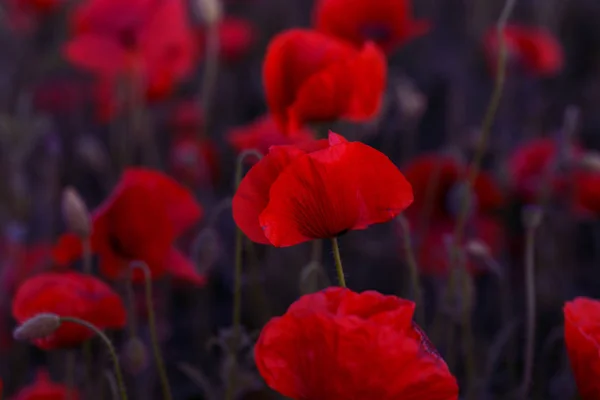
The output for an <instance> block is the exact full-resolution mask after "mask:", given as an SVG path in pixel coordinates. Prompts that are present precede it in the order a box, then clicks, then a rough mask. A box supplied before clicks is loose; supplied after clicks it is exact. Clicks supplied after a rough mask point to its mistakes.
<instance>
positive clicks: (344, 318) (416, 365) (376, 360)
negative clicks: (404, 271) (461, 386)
mask: <svg viewBox="0 0 600 400" xmlns="http://www.w3.org/2000/svg"><path fill="white" fill-rule="evenodd" d="M414 309H415V305H414V303H412V302H411V301H408V300H403V299H400V298H397V297H394V296H384V295H382V294H380V293H377V292H374V291H368V292H363V293H355V292H352V291H350V290H348V289H343V288H329V289H325V290H323V291H321V292H317V293H314V294H309V295H305V296H303V297H301V298H300V299H298V300H297V301H296V302H295V303H293V304H292V305H291V306H290V308H289V309H288V310H287V312H286V313H285V314H284V315H283V316H282V317H279V318H273V319H272V320H271V321H270V322H268V323H267V325H266V326H265V327H264V328H263V330H262V332H261V334H260V337H259V339H258V342H257V344H256V348H255V350H254V356H255V359H256V365H257V367H258V370H259V372H260V374H261V375H262V377H263V378H264V379H265V381H266V382H267V385H269V386H270V387H271V388H273V389H274V390H276V391H277V392H279V393H281V394H282V395H284V396H286V397H289V398H292V399H297V400H301V399H378V400H388V399H389V400H399V399H402V400H456V399H458V386H457V383H456V379H455V378H454V377H453V376H452V375H451V374H450V372H449V371H448V367H447V366H446V364H445V363H444V361H443V360H442V358H441V357H440V356H439V354H438V353H437V352H436V351H435V349H434V348H433V346H432V345H431V343H430V342H429V340H428V339H427V337H426V336H425V334H424V333H423V331H422V330H421V329H420V328H419V327H418V326H417V325H416V324H415V323H414V322H412V317H413V312H414Z"/></svg>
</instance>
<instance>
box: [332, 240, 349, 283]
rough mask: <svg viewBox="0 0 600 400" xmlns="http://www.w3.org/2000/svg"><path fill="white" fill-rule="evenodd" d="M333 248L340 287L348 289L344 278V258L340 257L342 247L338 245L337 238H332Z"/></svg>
mask: <svg viewBox="0 0 600 400" xmlns="http://www.w3.org/2000/svg"><path fill="white" fill-rule="evenodd" d="M331 244H332V246H333V259H334V260H335V270H336V271H337V276H338V281H339V283H340V286H341V287H343V288H345V287H346V278H344V268H343V267H342V257H341V256H340V246H339V245H338V240H337V237H333V238H331Z"/></svg>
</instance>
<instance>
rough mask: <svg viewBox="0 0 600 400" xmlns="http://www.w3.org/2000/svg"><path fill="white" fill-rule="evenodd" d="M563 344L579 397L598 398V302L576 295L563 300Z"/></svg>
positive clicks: (599, 323)
mask: <svg viewBox="0 0 600 400" xmlns="http://www.w3.org/2000/svg"><path fill="white" fill-rule="evenodd" d="M563 312H564V315H565V344H566V346H567V352H568V354H569V360H570V361H571V369H572V370H573V374H574V375H575V381H576V382H577V388H578V391H579V396H580V397H581V399H582V400H598V399H600V382H599V381H598V376H600V302H599V301H597V300H592V299H589V298H585V297H578V298H576V299H575V300H573V301H569V302H567V303H566V304H565V307H564V309H563Z"/></svg>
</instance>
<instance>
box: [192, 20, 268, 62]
mask: <svg viewBox="0 0 600 400" xmlns="http://www.w3.org/2000/svg"><path fill="white" fill-rule="evenodd" d="M218 32H219V33H218V34H219V57H220V58H221V59H222V60H224V61H225V62H229V63H234V62H236V61H238V60H239V59H240V58H242V57H243V56H244V55H245V54H246V53H247V52H248V50H249V49H250V47H251V46H252V45H253V44H254V41H255V38H256V31H255V28H254V25H252V23H250V21H248V20H245V19H243V18H237V17H225V18H223V19H222V20H221V21H219V25H218ZM206 35H207V33H206V27H205V26H202V27H201V28H200V30H199V32H198V41H199V42H200V43H201V45H202V46H203V47H205V46H206Z"/></svg>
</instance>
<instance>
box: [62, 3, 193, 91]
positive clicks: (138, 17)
mask: <svg viewBox="0 0 600 400" xmlns="http://www.w3.org/2000/svg"><path fill="white" fill-rule="evenodd" d="M185 7H186V5H185V3H184V2H183V1H182V0H166V1H161V2H154V1H150V0H135V1H131V2H127V3H126V4H124V3H123V2H121V1H116V0H93V1H89V2H86V3H83V4H82V5H80V6H79V7H78V9H77V11H76V12H75V13H74V14H73V20H72V25H73V27H74V34H75V35H74V37H73V38H72V39H71V40H70V41H69V42H68V43H67V44H66V45H65V47H64V54H65V56H66V58H67V59H68V60H69V61H70V62H71V63H73V64H74V65H75V66H77V67H80V68H82V69H84V70H87V71H89V72H91V73H93V74H94V75H96V76H97V78H98V81H99V83H100V84H102V85H107V86H110V87H109V88H107V89H106V90H105V91H101V92H100V93H105V94H106V93H109V94H110V95H111V96H112V95H113V93H112V92H115V91H116V90H113V89H114V87H116V86H117V85H120V84H122V83H123V82H124V81H125V82H127V83H128V85H130V86H131V87H135V88H136V90H139V91H141V93H142V94H143V95H145V97H146V99H147V100H149V101H152V100H159V99H162V98H164V97H166V96H168V95H169V94H170V93H171V91H172V90H173V88H174V86H175V84H177V83H179V82H181V81H182V80H183V79H186V78H187V77H188V76H189V74H190V73H191V72H193V68H194V63H195V61H196V58H197V46H196V41H195V37H194V34H193V31H192V30H191V26H190V24H189V21H188V19H187V11H186V8H185ZM113 97H114V96H113ZM105 101H107V100H105ZM113 101H114V100H113Z"/></svg>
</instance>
